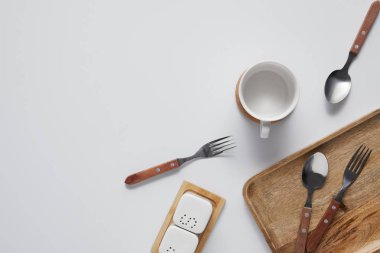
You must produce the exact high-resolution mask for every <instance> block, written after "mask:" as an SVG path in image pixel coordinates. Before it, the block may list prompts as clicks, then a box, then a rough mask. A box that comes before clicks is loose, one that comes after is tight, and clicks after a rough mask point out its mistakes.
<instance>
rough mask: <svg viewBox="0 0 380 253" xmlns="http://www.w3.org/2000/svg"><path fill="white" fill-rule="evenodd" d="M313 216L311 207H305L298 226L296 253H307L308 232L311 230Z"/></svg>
mask: <svg viewBox="0 0 380 253" xmlns="http://www.w3.org/2000/svg"><path fill="white" fill-rule="evenodd" d="M310 218H311V208H310V207H304V208H303V209H302V213H301V222H300V226H299V228H298V237H297V242H296V251H295V252H296V253H305V246H306V240H307V233H308V231H309V225H310Z"/></svg>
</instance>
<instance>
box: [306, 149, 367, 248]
mask: <svg viewBox="0 0 380 253" xmlns="http://www.w3.org/2000/svg"><path fill="white" fill-rule="evenodd" d="M371 153H372V150H370V149H369V148H366V147H365V146H363V145H362V146H360V147H359V148H358V149H357V150H356V152H355V153H354V155H353V156H352V157H351V159H350V161H349V162H348V164H347V166H346V169H345V170H344V174H343V184H342V188H341V189H340V191H339V193H338V194H337V195H336V196H335V198H334V199H332V200H331V202H330V205H329V207H328V208H327V210H326V211H325V213H324V215H323V216H322V218H321V219H320V221H319V223H318V225H317V227H316V229H315V230H314V231H313V232H312V233H311V234H310V235H309V238H308V240H307V244H306V250H307V252H313V251H314V250H315V249H316V248H317V246H318V244H319V242H320V241H321V239H322V237H323V235H324V234H325V233H326V231H327V230H328V227H329V225H330V224H331V222H332V220H333V219H334V216H335V214H336V212H337V211H338V209H339V208H340V207H341V206H343V196H344V194H345V192H346V191H347V189H348V188H349V187H350V186H351V185H352V184H353V183H354V182H355V181H356V179H357V178H358V177H359V175H360V173H361V172H362V170H363V168H364V165H365V164H366V163H367V161H368V158H369V156H370V155H371Z"/></svg>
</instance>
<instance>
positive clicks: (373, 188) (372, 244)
mask: <svg viewBox="0 0 380 253" xmlns="http://www.w3.org/2000/svg"><path fill="white" fill-rule="evenodd" d="M361 144H365V145H366V146H368V147H370V148H371V149H373V153H372V155H371V157H370V159H369V160H368V163H367V165H366V167H365V169H364V170H363V172H362V173H361V175H360V177H359V178H358V179H357V181H356V182H355V183H354V184H353V185H352V186H351V187H350V188H349V189H348V190H347V192H346V194H345V196H344V199H343V201H344V204H345V207H344V208H342V207H341V209H340V210H339V211H338V212H337V214H336V216H335V218H334V220H333V221H332V223H331V224H330V228H329V230H328V231H327V232H326V234H325V235H324V237H323V239H322V240H321V243H320V244H319V246H318V248H317V249H316V251H315V252H323V253H329V252H347V253H349V252H360V253H364V252H380V110H377V111H375V112H373V113H371V114H369V115H367V116H365V117H364V118H362V119H360V120H357V121H355V122H353V123H352V124H350V125H348V126H347V127H344V128H343V129H341V130H339V131H337V132H335V133H333V134H331V135H329V136H327V137H326V138H324V139H322V140H320V141H318V142H316V143H314V144H313V145H311V146H309V147H307V148H304V149H302V150H301V151H299V152H297V153H295V154H293V155H290V156H289V157H287V158H285V159H283V160H282V161H280V162H278V163H277V164H275V165H273V166H271V167H270V168H268V169H267V170H265V171H263V172H261V173H260V174H258V175H256V176H254V177H252V178H251V179H249V180H248V181H247V182H246V184H245V186H244V189H243V195H244V199H245V201H246V203H247V205H248V207H249V209H250V211H251V213H252V215H253V217H254V218H255V219H256V222H257V224H258V225H259V227H260V229H261V230H262V232H263V234H264V236H265V238H266V240H267V242H268V244H269V246H270V248H271V249H272V251H273V252H294V251H295V245H296V238H297V231H298V227H299V213H300V212H301V210H302V208H303V204H304V201H305V198H306V196H307V192H306V189H305V188H304V187H303V185H302V182H301V173H302V167H303V164H304V163H305V161H306V159H307V158H308V157H309V156H310V155H311V154H313V153H315V152H322V153H324V154H325V155H326V157H327V160H328V163H329V174H328V177H327V179H326V183H325V186H324V187H323V188H322V189H320V190H317V191H316V192H315V193H314V197H313V213H312V217H311V220H310V231H313V230H314V229H315V228H316V226H317V223H318V222H319V220H320V218H321V217H322V215H323V214H324V212H325V210H326V208H327V207H328V205H329V204H330V201H331V198H332V197H333V196H334V195H335V194H336V193H337V192H338V191H339V189H340V187H341V184H342V177H343V172H344V168H345V165H346V164H347V162H348V161H349V159H350V157H351V156H352V153H353V152H354V151H355V150H356V149H357V147H358V146H360V145H361Z"/></svg>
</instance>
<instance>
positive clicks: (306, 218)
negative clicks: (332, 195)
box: [295, 152, 329, 253]
mask: <svg viewBox="0 0 380 253" xmlns="http://www.w3.org/2000/svg"><path fill="white" fill-rule="evenodd" d="M328 170H329V166H328V163H327V159H326V157H325V155H324V154H322V153H320V152H317V153H315V154H313V155H312V156H310V157H309V158H308V159H307V160H306V162H305V165H304V167H303V171H302V182H303V185H304V186H305V187H306V189H307V200H306V203H305V205H304V207H303V209H302V213H301V222H300V226H299V229H298V236H297V241H296V250H295V252H296V253H304V252H305V246H306V240H307V233H308V231H309V225H310V219H311V208H312V199H313V193H314V191H315V190H317V189H319V188H321V187H322V186H323V185H324V183H325V181H326V177H327V173H328Z"/></svg>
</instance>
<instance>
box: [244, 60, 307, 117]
mask: <svg viewBox="0 0 380 253" xmlns="http://www.w3.org/2000/svg"><path fill="white" fill-rule="evenodd" d="M261 66H270V67H272V68H273V67H274V68H277V69H278V68H280V69H282V70H284V72H285V73H286V74H287V75H288V76H289V77H290V79H291V80H292V83H293V85H294V87H295V94H294V97H293V100H292V103H291V104H290V106H289V107H288V108H287V109H286V110H285V111H284V112H283V113H280V114H278V115H276V117H266V116H262V115H258V114H256V113H254V112H253V111H252V110H251V109H250V108H249V107H248V106H247V104H246V103H245V101H244V99H243V97H242V89H243V86H244V85H243V83H244V81H245V78H246V74H247V73H248V72H250V71H251V70H254V69H257V68H258V67H261ZM268 70H270V69H268ZM299 94H300V91H299V85H298V83H297V80H296V78H295V77H294V75H293V72H292V71H290V69H289V68H288V67H286V66H284V65H283V64H281V63H278V62H275V61H264V62H260V63H258V64H255V65H252V66H251V67H249V68H247V69H246V70H245V71H244V72H243V75H242V76H241V78H240V81H239V89H238V96H239V101H240V103H241V105H242V107H243V108H244V110H245V111H246V112H247V113H248V114H249V115H251V116H252V117H253V118H255V119H258V120H259V121H268V122H273V121H278V120H281V119H283V118H285V117H286V116H288V115H289V114H290V113H292V112H293V111H294V109H295V108H296V105H297V103H298V100H299Z"/></svg>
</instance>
